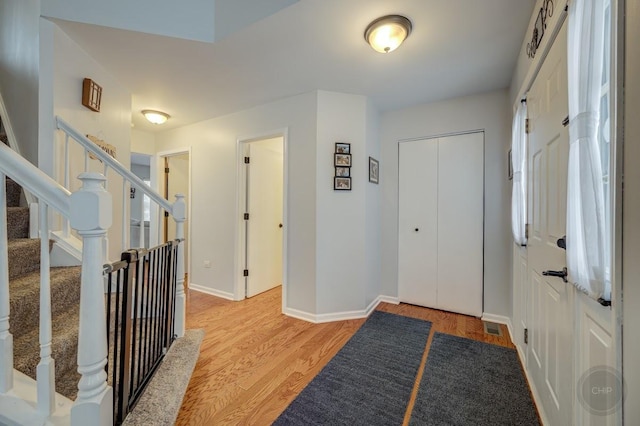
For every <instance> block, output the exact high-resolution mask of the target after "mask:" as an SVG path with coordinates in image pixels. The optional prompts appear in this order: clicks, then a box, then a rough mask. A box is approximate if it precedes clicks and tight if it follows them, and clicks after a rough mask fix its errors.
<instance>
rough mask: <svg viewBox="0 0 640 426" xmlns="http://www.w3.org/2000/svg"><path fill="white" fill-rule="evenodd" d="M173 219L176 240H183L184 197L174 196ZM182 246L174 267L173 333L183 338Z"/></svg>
mask: <svg viewBox="0 0 640 426" xmlns="http://www.w3.org/2000/svg"><path fill="white" fill-rule="evenodd" d="M171 213H172V214H173V219H174V220H175V221H176V236H175V238H176V239H180V240H184V221H185V220H186V218H187V204H186V203H185V202H184V195H182V194H176V201H175V202H174V203H173V208H172V210H171ZM184 245H185V241H182V242H180V244H179V245H178V263H177V266H176V276H177V279H176V312H175V321H176V323H175V327H176V329H175V333H176V336H178V337H182V336H184V330H185V324H186V298H185V294H184Z"/></svg>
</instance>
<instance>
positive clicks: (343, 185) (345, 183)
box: [333, 176, 351, 191]
mask: <svg viewBox="0 0 640 426" xmlns="http://www.w3.org/2000/svg"><path fill="white" fill-rule="evenodd" d="M333 189H335V190H336V191H351V178H350V177H339V176H336V177H334V178H333Z"/></svg>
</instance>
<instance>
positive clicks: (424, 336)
mask: <svg viewBox="0 0 640 426" xmlns="http://www.w3.org/2000/svg"><path fill="white" fill-rule="evenodd" d="M430 329H431V323H430V322H428V321H422V320H418V319H413V318H407V317H403V316H399V315H395V314H389V313H384V312H380V311H375V312H374V313H373V314H372V315H371V316H370V317H369V319H367V321H366V322H365V323H364V325H363V326H362V327H361V328H360V330H358V332H357V333H356V334H355V335H354V336H353V337H352V338H351V339H350V340H349V342H347V344H346V345H345V346H344V347H343V348H342V349H341V350H340V351H339V352H338V353H337V354H336V356H335V357H334V358H333V359H332V360H331V361H329V363H328V364H327V365H326V366H325V367H324V369H322V371H321V372H320V373H319V374H318V375H317V376H316V377H315V378H314V379H313V380H312V381H311V383H309V385H308V386H307V387H306V388H305V389H303V391H302V392H301V393H300V394H299V395H298V397H297V398H296V399H295V400H294V401H293V402H292V403H291V404H290V405H289V406H288V407H287V408H286V409H285V411H284V412H283V413H282V414H281V415H280V417H278V419H276V421H275V422H274V425H329V424H330V425H369V426H373V425H401V424H403V421H404V420H405V418H407V419H410V420H409V424H410V425H461V426H462V425H516V424H517V425H525V426H528V425H539V424H540V423H539V420H538V415H537V412H536V408H535V405H534V404H533V401H532V399H531V394H530V392H529V388H528V386H527V383H526V380H525V378H524V376H523V372H522V369H521V367H520V362H519V360H518V357H517V354H516V352H515V350H514V349H508V348H504V347H500V346H496V345H491V344H488V343H482V342H478V341H474V340H470V339H466V338H462V337H456V336H451V335H447V334H443V333H431V334H432V335H433V337H432V339H431V340H430V341H429V340H428V339H429V335H430ZM428 341H429V342H430V343H427V342H428ZM425 351H426V353H427V360H426V363H425V366H424V370H423V371H422V376H421V379H420V375H419V374H418V370H419V368H420V364H421V361H422V358H423V356H424V354H425ZM418 380H420V382H419V383H418V382H417V381H418ZM416 387H417V395H416V394H415V388H416ZM412 390H413V394H414V395H416V397H415V404H414V405H413V406H411V405H410V404H409V401H410V398H411V396H412ZM411 407H412V411H410V412H407V410H411Z"/></svg>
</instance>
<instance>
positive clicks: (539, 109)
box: [527, 25, 574, 425]
mask: <svg viewBox="0 0 640 426" xmlns="http://www.w3.org/2000/svg"><path fill="white" fill-rule="evenodd" d="M566 46H567V31H566V25H565V26H564V27H563V28H562V30H561V32H560V33H559V34H558V36H557V38H556V40H555V42H554V44H553V46H552V48H551V51H550V52H549V54H548V56H547V58H546V59H545V61H544V64H543V65H542V68H541V69H540V72H539V74H538V77H537V78H536V80H535V82H534V84H533V86H532V88H531V90H530V91H529V94H528V95H527V106H528V108H527V109H528V113H529V126H530V134H529V152H528V161H529V167H528V170H529V185H530V189H529V194H530V199H529V203H530V206H531V210H530V215H531V217H530V218H529V222H530V231H529V240H528V245H527V249H528V278H529V287H530V289H531V297H530V303H531V311H530V324H529V326H530V329H529V330H530V332H529V335H530V339H529V345H528V351H529V354H528V356H527V363H528V365H527V367H528V369H529V372H530V374H531V379H532V381H533V385H534V386H535V388H536V389H537V391H538V394H539V395H540V399H541V401H539V402H540V403H541V404H542V408H543V410H544V412H545V413H546V416H547V419H548V421H549V423H550V424H552V425H569V424H573V422H572V408H573V405H572V404H573V400H574V398H573V388H574V386H573V384H574V377H573V356H572V354H573V335H572V331H573V294H574V293H573V288H572V287H571V285H570V284H568V283H566V282H564V280H563V279H562V278H560V277H555V276H549V275H545V272H546V271H550V270H551V271H562V270H563V268H564V267H566V253H565V251H564V250H563V249H562V248H560V247H558V245H557V241H558V239H560V238H562V237H563V236H564V235H565V229H566V226H565V225H566V198H567V192H566V187H567V163H568V154H569V132H568V129H567V128H566V127H564V126H563V124H562V123H563V120H564V118H565V117H566V116H567V115H568V100H567V61H566V58H567V49H566Z"/></svg>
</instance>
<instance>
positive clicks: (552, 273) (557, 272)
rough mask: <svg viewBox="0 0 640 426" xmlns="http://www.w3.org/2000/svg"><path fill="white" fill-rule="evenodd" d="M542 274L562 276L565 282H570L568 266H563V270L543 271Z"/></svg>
mask: <svg viewBox="0 0 640 426" xmlns="http://www.w3.org/2000/svg"><path fill="white" fill-rule="evenodd" d="M542 275H544V276H546V277H558V278H562V281H564V282H565V283H568V282H569V280H568V279H567V276H568V275H569V272H568V271H567V268H566V267H564V268H562V271H543V272H542Z"/></svg>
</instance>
